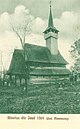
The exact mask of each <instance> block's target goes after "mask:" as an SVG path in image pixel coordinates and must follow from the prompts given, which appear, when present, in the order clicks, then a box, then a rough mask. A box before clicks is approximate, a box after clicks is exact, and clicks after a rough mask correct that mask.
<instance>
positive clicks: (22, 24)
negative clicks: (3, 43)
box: [10, 6, 34, 89]
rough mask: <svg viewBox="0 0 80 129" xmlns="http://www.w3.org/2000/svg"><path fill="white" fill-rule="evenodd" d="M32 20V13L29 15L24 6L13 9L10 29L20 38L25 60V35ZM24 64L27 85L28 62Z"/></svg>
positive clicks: (28, 31) (29, 28) (29, 29)
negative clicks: (25, 66)
mask: <svg viewBox="0 0 80 129" xmlns="http://www.w3.org/2000/svg"><path fill="white" fill-rule="evenodd" d="M21 8H22V9H21ZM33 20H34V18H33V17H32V15H30V13H29V11H28V10H26V9H25V7H24V6H21V7H20V9H19V7H18V9H16V10H15V14H14V15H12V16H11V20H10V27H11V30H12V31H13V32H14V33H15V34H16V35H17V37H18V38H19V40H20V43H21V46H22V48H23V55H24V60H25V47H24V44H25V40H26V35H27V34H29V33H30V32H31V25H32V22H33ZM26 54H28V53H26ZM27 57H28V55H27ZM27 60H28V59H27ZM26 65H27V68H26V71H27V72H26V77H25V81H26V85H27V82H28V80H29V65H28V63H27V64H26ZM26 89H27V87H26Z"/></svg>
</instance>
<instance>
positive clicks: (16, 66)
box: [8, 44, 67, 74]
mask: <svg viewBox="0 0 80 129" xmlns="http://www.w3.org/2000/svg"><path fill="white" fill-rule="evenodd" d="M23 55H24V51H23V50H21V49H15V50H14V53H13V57H12V60H11V64H10V67H9V70H8V74H10V73H11V74H26V62H29V61H32V62H42V63H49V64H63V65H66V64H67V61H66V60H65V59H64V58H63V57H62V56H61V54H60V52H58V54H57V55H52V54H51V52H50V50H49V49H48V48H47V47H42V46H37V45H32V44H25V60H24V56H23ZM48 71H49V70H48ZM33 72H34V73H33ZM33 72H32V73H31V74H35V72H36V71H33ZM37 72H39V71H37ZM40 72H41V71H40ZM45 72H46V71H45ZM65 72H66V71H65ZM41 73H42V72H41ZM49 73H50V74H53V72H52V71H51V72H50V71H49V72H48V74H49Z"/></svg>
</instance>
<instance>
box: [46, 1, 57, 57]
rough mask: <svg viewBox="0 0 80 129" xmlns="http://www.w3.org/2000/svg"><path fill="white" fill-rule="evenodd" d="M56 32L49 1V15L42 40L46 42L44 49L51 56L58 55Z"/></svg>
mask: <svg viewBox="0 0 80 129" xmlns="http://www.w3.org/2000/svg"><path fill="white" fill-rule="evenodd" d="M58 32H59V31H58V30H57V29H56V28H55V26H54V24H53V17H52V10H51V1H50V14H49V20H48V27H47V28H46V30H45V31H44V38H45V40H46V47H47V48H48V49H49V50H50V52H51V54H53V55H57V54H58Z"/></svg>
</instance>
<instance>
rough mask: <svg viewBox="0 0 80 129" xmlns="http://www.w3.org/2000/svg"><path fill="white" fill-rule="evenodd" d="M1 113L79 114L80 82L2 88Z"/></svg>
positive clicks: (0, 93)
mask: <svg viewBox="0 0 80 129" xmlns="http://www.w3.org/2000/svg"><path fill="white" fill-rule="evenodd" d="M0 113H3V114H4V113H5V114H6V113H16V114H18V113H19V114H22V113H26V114H79V113H80V82H76V83H74V84H70V82H66V81H63V82H54V83H53V84H50V83H49V84H34V85H29V86H28V92H26V91H24V90H23V87H19V86H16V87H13V86H10V87H7V86H5V87H2V86H0Z"/></svg>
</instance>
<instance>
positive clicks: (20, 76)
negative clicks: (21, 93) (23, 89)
mask: <svg viewBox="0 0 80 129" xmlns="http://www.w3.org/2000/svg"><path fill="white" fill-rule="evenodd" d="M19 79H20V86H21V79H22V77H21V75H20V76H19Z"/></svg>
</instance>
